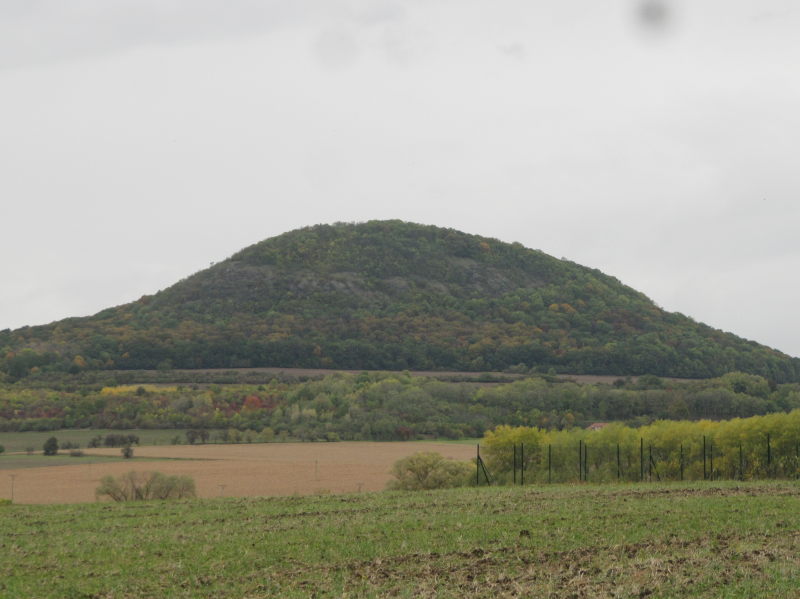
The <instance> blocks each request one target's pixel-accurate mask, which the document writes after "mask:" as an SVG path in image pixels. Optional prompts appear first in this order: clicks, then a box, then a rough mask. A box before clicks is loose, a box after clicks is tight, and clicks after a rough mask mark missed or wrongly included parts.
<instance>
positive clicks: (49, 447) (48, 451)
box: [42, 437, 58, 455]
mask: <svg viewBox="0 0 800 599" xmlns="http://www.w3.org/2000/svg"><path fill="white" fill-rule="evenodd" d="M42 451H43V452H44V455H56V454H57V453H58V439H56V438H55V437H50V438H49V439H48V440H47V441H45V442H44V445H43V446H42Z"/></svg>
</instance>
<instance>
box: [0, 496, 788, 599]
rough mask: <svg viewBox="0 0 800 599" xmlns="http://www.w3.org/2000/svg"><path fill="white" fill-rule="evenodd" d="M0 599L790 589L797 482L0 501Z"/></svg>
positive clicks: (760, 593) (739, 593) (775, 593)
mask: <svg viewBox="0 0 800 599" xmlns="http://www.w3.org/2000/svg"><path fill="white" fill-rule="evenodd" d="M0 530H2V531H3V533H2V537H1V538H0V547H1V548H2V553H3V559H2V560H0V597H4V598H5V597H8V598H11V597H25V598H30V599H34V598H46V597H52V598H59V599H62V598H66V599H70V598H76V599H77V598H90V597H93V598H101V597H102V598H109V599H110V598H120V599H122V598H138V597H153V598H156V597H159V598H160V597H209V598H211V597H214V598H219V597H230V598H234V597H235V598H241V597H249V598H256V597H343V596H348V597H384V596H398V597H454V598H455V597H487V598H489V597H492V598H494V597H612V596H613V597H715V598H716V597H741V598H742V599H745V598H747V599H750V598H753V597H770V598H780V597H787V598H788V597H798V596H799V594H800V592H799V591H798V589H800V532H799V531H800V484H798V483H797V482H770V483H763V482H759V483H747V484H744V483H714V484H697V483H696V484H691V485H677V484H670V485H623V486H611V485H605V486H594V485H584V486H552V487H546V488H535V487H525V488H518V487H517V488H512V487H506V488H479V489H476V488H468V489H457V490H447V491H438V492H426V493H376V494H363V495H347V496H330V495H328V496H316V497H285V498H265V499H218V500H194V501H186V502H178V503H160V502H153V503H140V504H105V503H98V504H83V505H47V506H30V505H6V506H0Z"/></svg>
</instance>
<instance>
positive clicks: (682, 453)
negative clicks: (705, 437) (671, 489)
mask: <svg viewBox="0 0 800 599" xmlns="http://www.w3.org/2000/svg"><path fill="white" fill-rule="evenodd" d="M681 480H683V443H681Z"/></svg>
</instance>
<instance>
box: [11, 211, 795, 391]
mask: <svg viewBox="0 0 800 599" xmlns="http://www.w3.org/2000/svg"><path fill="white" fill-rule="evenodd" d="M0 349H2V359H0V370H2V371H3V372H5V373H6V375H7V376H8V377H9V378H11V379H12V380H13V379H16V378H19V377H24V376H27V375H29V374H30V373H31V372H34V373H35V372H37V371H39V370H59V369H60V370H72V371H77V370H82V369H103V368H115V369H133V368H171V367H176V368H178V367H180V368H219V367H221V368H229V367H248V366H280V367H315V368H320V367H321V368H348V369H383V370H403V369H412V370H414V369H420V370H428V369H449V370H473V371H484V370H504V369H509V368H513V369H516V370H534V371H547V370H550V369H554V370H556V371H558V372H570V373H608V374H615V375H628V374H644V373H650V374H657V375H661V376H675V377H709V376H719V375H721V374H724V373H725V372H729V371H733V370H739V371H744V372H750V373H753V374H759V375H762V376H765V377H767V378H769V379H771V380H775V381H779V382H780V381H790V380H800V359H797V358H790V357H789V356H786V355H785V354H782V353H780V352H778V351H775V350H772V349H769V348H767V347H764V346H762V345H759V344H757V343H754V342H751V341H746V340H743V339H741V338H738V337H736V336H734V335H732V334H729V333H724V332H722V331H718V330H715V329H712V328H710V327H708V326H705V325H703V324H699V323H696V322H694V321H692V320H691V319H690V318H687V317H685V316H683V315H680V314H673V313H667V312H665V311H663V310H661V309H660V308H659V307H658V306H656V305H655V304H654V303H653V302H652V301H650V300H649V299H648V298H647V297H645V296H644V295H642V294H641V293H639V292H637V291H635V290H633V289H631V288H629V287H626V286H625V285H623V284H621V283H620V282H619V281H617V280H616V279H614V278H612V277H609V276H607V275H604V274H603V273H601V272H599V271H597V270H593V269H590V268H586V267H583V266H580V265H578V264H574V263H572V262H568V261H565V260H558V259H555V258H553V257H551V256H548V255H546V254H544V253H542V252H540V251H537V250H531V249H527V248H525V247H523V246H521V245H519V244H508V243H503V242H500V241H498V240H495V239H488V238H484V237H479V236H475V235H468V234H465V233H461V232H458V231H454V230H452V229H443V228H438V227H432V226H422V225H416V224H410V223H404V222H401V221H372V222H367V223H363V224H346V223H339V224H335V225H319V226H314V227H308V228H305V229H300V230H297V231H292V232H289V233H286V234H283V235H280V236H278V237H274V238H271V239H267V240H266V241H263V242H261V243H258V244H255V245H253V246H251V247H248V248H246V249H244V250H242V251H241V252H239V253H237V254H235V255H234V256H232V257H231V258H229V259H227V260H225V261H223V262H220V263H218V264H216V265H214V266H212V267H211V268H209V269H206V270H204V271H201V272H199V273H197V274H195V275H193V276H191V277H189V278H187V279H185V280H183V281H180V282H179V283H177V284H175V285H173V286H172V287H170V288H168V289H165V290H164V291H161V292H159V293H157V294H155V295H153V296H145V297H142V298H141V299H139V300H138V301H135V302H133V303H130V304H126V305H123V306H119V307H116V308H110V309H108V310H104V311H103V312H100V313H99V314H96V315H95V316H92V317H88V318H73V319H67V320H63V321H60V322H56V323H53V324H50V325H46V326H39V327H25V328H22V329H18V330H15V331H4V332H2V333H0Z"/></svg>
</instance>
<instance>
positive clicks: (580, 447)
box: [578, 439, 583, 482]
mask: <svg viewBox="0 0 800 599" xmlns="http://www.w3.org/2000/svg"><path fill="white" fill-rule="evenodd" d="M582 480H583V439H578V482H580V481H582Z"/></svg>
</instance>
